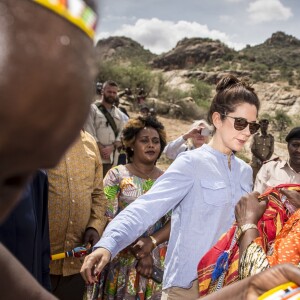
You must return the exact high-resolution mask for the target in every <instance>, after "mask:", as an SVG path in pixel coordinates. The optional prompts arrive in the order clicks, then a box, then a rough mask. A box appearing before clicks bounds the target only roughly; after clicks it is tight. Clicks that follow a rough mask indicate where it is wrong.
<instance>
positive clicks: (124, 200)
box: [100, 165, 168, 300]
mask: <svg viewBox="0 0 300 300" xmlns="http://www.w3.org/2000/svg"><path fill="white" fill-rule="evenodd" d="M153 183H154V180H152V179H143V178H140V177H137V176H135V175H133V174H131V173H130V172H129V171H128V169H127V168H126V166H124V165H119V166H117V167H115V168H113V169H111V170H110V171H109V172H108V173H107V175H106V176H105V178H104V192H105V195H106V197H107V199H108V209H107V216H108V218H109V219H113V218H114V217H115V216H116V215H117V214H118V213H119V212H120V211H122V210H123V209H124V208H125V207H126V206H127V205H129V204H130V203H131V202H133V201H134V200H135V199H136V198H138V197H139V196H140V195H142V194H144V193H146V192H147V191H148V190H149V189H150V188H151V187H152V185H153ZM167 220H168V216H166V217H163V218H162V219H161V220H159V221H158V222H157V223H156V224H155V225H154V226H152V227H150V228H149V229H148V230H147V232H145V233H144V235H143V236H144V237H146V236H149V235H151V234H153V233H154V232H156V231H157V230H158V229H160V228H161V227H162V226H163V225H164V224H165V223H166V222H167ZM165 253H166V244H162V245H159V246H158V247H157V248H155V249H154V250H153V252H152V256H153V259H154V264H155V265H156V266H157V267H159V268H161V269H163V265H164V257H165ZM136 263H137V260H136V258H135V257H134V256H133V254H132V253H131V252H130V250H128V249H124V250H123V251H121V252H120V253H119V254H118V255H117V256H116V257H115V258H114V259H113V260H112V262H111V263H110V264H109V265H108V266H107V268H106V274H105V276H106V278H105V282H104V288H102V293H103V296H102V298H101V297H100V299H105V300H111V299H114V300H131V299H140V300H144V299H151V300H156V299H157V300H158V299H160V298H161V289H162V286H161V284H158V283H156V282H155V281H153V280H152V279H148V278H145V277H143V276H141V275H140V274H138V273H137V271H136V268H135V266H136Z"/></svg>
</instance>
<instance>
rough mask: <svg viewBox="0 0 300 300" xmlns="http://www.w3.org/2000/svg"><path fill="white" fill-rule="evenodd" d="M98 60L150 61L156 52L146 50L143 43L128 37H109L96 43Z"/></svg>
mask: <svg viewBox="0 0 300 300" xmlns="http://www.w3.org/2000/svg"><path fill="white" fill-rule="evenodd" d="M96 51H97V60H99V61H109V60H114V61H117V62H122V63H128V62H133V61H135V60H138V61H141V62H149V61H151V60H153V59H154V58H155V57H156V54H153V53H151V52H150V51H149V50H145V49H144V47H143V46H142V45H140V44H139V43H137V42H135V41H133V40H132V39H130V38H127V37H109V38H107V39H102V40H99V41H98V42H97V44H96Z"/></svg>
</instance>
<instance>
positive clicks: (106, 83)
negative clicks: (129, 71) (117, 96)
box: [102, 80, 118, 90]
mask: <svg viewBox="0 0 300 300" xmlns="http://www.w3.org/2000/svg"><path fill="white" fill-rule="evenodd" d="M107 86H115V87H118V84H117V83H116V82H115V81H113V80H107V81H105V82H104V83H103V87H102V89H103V90H104V89H105V88H106V87H107Z"/></svg>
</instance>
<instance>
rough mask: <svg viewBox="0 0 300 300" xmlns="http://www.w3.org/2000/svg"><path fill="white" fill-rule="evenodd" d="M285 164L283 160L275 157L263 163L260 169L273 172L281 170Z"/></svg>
mask: <svg viewBox="0 0 300 300" xmlns="http://www.w3.org/2000/svg"><path fill="white" fill-rule="evenodd" d="M285 164H286V161H285V160H281V159H280V158H279V157H275V158H273V159H270V160H268V161H266V162H264V163H263V165H262V167H261V168H262V169H264V170H275V169H277V168H282V167H284V166H285Z"/></svg>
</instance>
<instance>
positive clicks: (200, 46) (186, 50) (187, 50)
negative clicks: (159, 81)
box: [152, 38, 235, 70]
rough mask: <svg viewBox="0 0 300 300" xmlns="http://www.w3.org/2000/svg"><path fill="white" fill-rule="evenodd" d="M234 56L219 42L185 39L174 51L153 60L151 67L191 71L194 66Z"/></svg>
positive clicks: (204, 39)
mask: <svg viewBox="0 0 300 300" xmlns="http://www.w3.org/2000/svg"><path fill="white" fill-rule="evenodd" d="M234 55H235V51H234V50H232V49H230V48H229V47H227V46H226V45H224V44H223V43H221V42H220V41H214V40H211V39H208V38H191V39H188V38H185V39H183V40H181V41H180V42H178V43H177V45H176V47H175V48H174V49H172V50H171V51H169V52H167V53H165V54H163V55H160V56H158V57H157V58H155V59H154V60H153V62H152V66H153V67H154V68H160V69H165V70H173V69H191V68H194V67H195V66H204V65H205V64H206V63H207V62H218V61H220V60H227V59H230V58H232V57H233V56H234Z"/></svg>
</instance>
